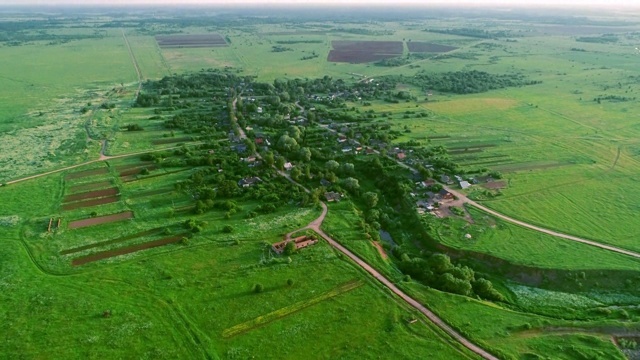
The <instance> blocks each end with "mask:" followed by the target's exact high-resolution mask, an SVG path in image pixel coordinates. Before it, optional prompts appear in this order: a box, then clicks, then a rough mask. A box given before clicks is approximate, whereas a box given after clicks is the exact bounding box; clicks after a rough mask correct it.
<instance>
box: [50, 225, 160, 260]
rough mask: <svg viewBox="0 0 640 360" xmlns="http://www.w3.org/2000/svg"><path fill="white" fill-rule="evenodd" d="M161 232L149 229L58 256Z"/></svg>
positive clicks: (62, 252) (68, 251)
mask: <svg viewBox="0 0 640 360" xmlns="http://www.w3.org/2000/svg"><path fill="white" fill-rule="evenodd" d="M162 231H164V228H155V229H151V230H146V231H143V232H139V233H135V234H131V235H127V236H122V237H119V238H117V239H112V240H106V241H100V242H97V243H93V244H89V245H84V246H79V247H77V248H73V249H67V250H63V251H61V252H60V255H69V254H73V253H77V252H80V251H84V250H89V249H93V248H97V247H101V246H107V245H111V244H117V243H120V242H123V241H127V240H132V239H137V238H139V237H143V236H149V235H156V234H159V233H161V232H162Z"/></svg>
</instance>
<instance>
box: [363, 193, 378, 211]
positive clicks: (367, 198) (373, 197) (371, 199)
mask: <svg viewBox="0 0 640 360" xmlns="http://www.w3.org/2000/svg"><path fill="white" fill-rule="evenodd" d="M362 200H364V202H365V204H367V206H368V207H369V208H374V207H376V205H377V204H378V194H377V193H374V192H371V191H369V192H366V193H364V194H363V195H362Z"/></svg>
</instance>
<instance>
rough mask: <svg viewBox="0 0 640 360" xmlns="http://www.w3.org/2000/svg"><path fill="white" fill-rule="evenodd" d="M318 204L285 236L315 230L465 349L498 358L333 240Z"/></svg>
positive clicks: (323, 209) (324, 213) (495, 359)
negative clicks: (311, 216)
mask: <svg viewBox="0 0 640 360" xmlns="http://www.w3.org/2000/svg"><path fill="white" fill-rule="evenodd" d="M289 179H290V178H289ZM320 204H321V205H322V214H321V215H320V217H318V218H317V219H315V220H313V221H312V222H311V223H310V224H309V225H307V226H306V227H304V228H302V229H298V230H295V231H293V232H291V233H289V234H288V235H287V236H290V235H291V234H292V233H295V232H299V231H302V230H307V229H309V230H313V231H315V232H316V233H318V235H320V236H321V237H322V238H323V239H325V240H326V241H327V242H328V243H329V244H330V245H331V246H333V247H334V248H336V249H337V250H338V251H340V252H341V253H343V254H344V255H346V256H347V257H349V258H350V259H351V260H353V261H354V262H355V263H356V264H357V265H358V266H360V267H361V268H362V269H364V270H365V271H366V272H368V273H369V274H370V275H372V276H373V277H374V278H375V279H376V280H378V281H379V282H380V283H382V285H384V286H386V287H387V288H388V289H389V290H391V291H392V292H393V293H394V294H396V295H397V296H399V297H400V298H401V299H402V300H404V301H405V302H406V303H407V304H409V305H410V306H411V307H413V308H415V309H416V310H418V311H420V312H421V313H422V314H423V315H425V316H426V317H427V318H428V319H429V320H430V321H431V322H432V323H433V324H435V325H436V326H438V327H439V328H440V329H442V331H444V332H446V333H447V334H448V335H449V336H451V337H452V338H454V339H455V340H456V341H458V342H459V343H460V344H462V345H463V346H464V347H466V348H467V349H469V350H471V351H473V352H474V353H476V354H478V355H479V356H481V357H482V358H483V359H490V360H498V358H497V357H495V356H493V355H491V354H489V353H488V352H486V351H485V350H483V349H482V348H480V347H479V346H477V345H475V344H474V343H472V342H471V341H469V340H467V338H465V337H464V336H462V335H461V334H460V333H458V332H457V331H456V330H454V329H453V328H452V327H451V326H449V325H447V323H445V322H444V321H443V320H442V319H441V318H440V317H438V316H437V315H436V314H434V313H433V312H432V311H431V310H429V309H427V307H426V306H424V305H422V304H421V303H419V302H418V301H417V300H415V299H413V298H412V297H410V296H409V295H407V294H406V293H404V292H403V291H402V290H400V289H399V288H398V287H397V286H395V285H394V284H393V283H392V282H391V281H390V280H389V279H387V278H386V277H384V276H383V275H382V274H380V273H379V272H378V271H377V270H376V269H374V268H373V267H371V266H370V265H369V264H367V263H366V262H364V261H363V260H362V259H360V258H359V257H357V256H356V255H355V254H353V253H352V252H351V251H349V250H347V249H346V248H345V247H344V246H342V245H340V244H339V243H338V242H337V241H335V240H334V239H333V238H331V237H330V236H329V235H327V234H326V233H325V232H324V231H322V229H320V226H321V225H322V222H323V221H324V218H325V217H326V216H327V212H328V208H327V205H326V204H325V203H323V202H320Z"/></svg>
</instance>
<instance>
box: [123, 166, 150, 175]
mask: <svg viewBox="0 0 640 360" xmlns="http://www.w3.org/2000/svg"><path fill="white" fill-rule="evenodd" d="M157 168H158V166H156V165H146V166H145V165H143V166H141V167H137V168H133V169H129V170H124V171H121V172H120V173H119V175H120V177H126V176H130V175H138V174H140V173H141V172H142V170H144V169H147V170H155V169H157Z"/></svg>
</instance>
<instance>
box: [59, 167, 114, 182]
mask: <svg viewBox="0 0 640 360" xmlns="http://www.w3.org/2000/svg"><path fill="white" fill-rule="evenodd" d="M108 173H109V169H107V168H100V169H91V170H84V171H78V172H74V173H71V174H67V175H66V176H65V177H64V179H65V180H73V179H80V178H83V177H88V176H94V175H104V174H108Z"/></svg>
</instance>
